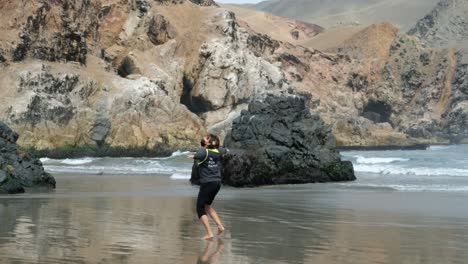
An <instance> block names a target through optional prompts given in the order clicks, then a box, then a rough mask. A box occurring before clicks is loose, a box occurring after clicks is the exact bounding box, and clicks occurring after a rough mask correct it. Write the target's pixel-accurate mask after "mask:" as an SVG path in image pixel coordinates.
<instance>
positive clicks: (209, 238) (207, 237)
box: [202, 234, 214, 240]
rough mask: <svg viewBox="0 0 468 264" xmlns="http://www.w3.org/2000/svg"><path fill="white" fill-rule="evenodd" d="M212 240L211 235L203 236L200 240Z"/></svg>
mask: <svg viewBox="0 0 468 264" xmlns="http://www.w3.org/2000/svg"><path fill="white" fill-rule="evenodd" d="M213 238H214V236H213V234H208V235H206V236H204V237H203V238H202V239H205V240H212V239H213Z"/></svg>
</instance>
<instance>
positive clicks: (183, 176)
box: [171, 172, 190, 180]
mask: <svg viewBox="0 0 468 264" xmlns="http://www.w3.org/2000/svg"><path fill="white" fill-rule="evenodd" d="M171 179H173V180H190V173H187V172H185V173H174V174H172V175H171Z"/></svg>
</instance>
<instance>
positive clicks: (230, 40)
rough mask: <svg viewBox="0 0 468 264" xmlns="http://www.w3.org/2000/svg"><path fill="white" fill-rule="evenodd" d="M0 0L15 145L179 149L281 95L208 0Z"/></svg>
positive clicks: (271, 69) (275, 80) (238, 32)
mask: <svg viewBox="0 0 468 264" xmlns="http://www.w3.org/2000/svg"><path fill="white" fill-rule="evenodd" d="M3 2H4V3H2V7H1V9H2V10H1V11H2V13H8V14H10V15H9V17H8V18H14V19H13V20H11V21H14V22H11V21H9V23H8V24H7V25H6V26H2V28H0V30H1V31H2V32H3V33H5V34H4V36H8V37H9V38H10V39H7V38H6V37H5V39H4V38H2V39H0V48H2V53H1V54H2V57H1V58H2V63H3V64H4V66H3V68H2V71H1V72H0V81H1V83H2V91H1V93H2V99H1V101H2V104H1V106H0V113H1V118H2V120H5V121H6V122H7V123H8V124H10V125H11V126H12V127H14V128H15V129H16V130H17V131H18V132H19V133H20V134H21V135H24V136H23V137H21V139H20V144H22V145H27V146H36V147H38V148H51V147H52V148H53V147H59V146H63V145H66V144H72V145H84V144H92V145H98V146H100V145H103V144H107V145H111V146H148V147H152V146H154V145H156V144H160V143H163V144H166V145H169V146H171V147H174V148H176V147H180V148H188V147H190V146H193V145H194V144H196V143H197V141H198V138H199V137H200V136H201V135H203V134H204V133H206V129H207V128H208V129H212V130H214V131H216V132H217V133H219V134H223V133H225V131H227V130H228V129H229V127H230V122H229V120H232V119H233V118H235V117H236V116H237V115H238V113H239V111H240V109H242V108H245V107H246V103H248V101H249V100H251V98H254V97H255V96H256V94H261V93H263V92H264V91H265V90H281V89H286V88H287V87H288V84H287V81H286V79H285V78H284V74H283V72H282V71H281V70H280V69H279V68H278V67H277V66H275V65H273V64H271V63H269V62H268V61H266V60H264V59H262V58H259V57H257V56H255V55H254V53H253V52H251V51H250V50H249V49H247V48H246V47H247V45H248V38H249V35H248V33H247V32H246V31H245V30H243V29H242V28H239V27H238V25H237V23H236V20H235V16H234V14H233V13H230V12H227V11H225V10H223V9H219V8H217V7H216V5H215V4H214V2H212V1H191V2H188V1H172V2H171V1H156V2H153V1H124V2H119V1H96V2H93V3H92V4H88V2H87V1H66V0H65V1H59V2H54V3H49V2H44V1H32V2H31V3H29V4H28V8H27V10H28V12H26V13H24V14H21V15H19V14H18V13H19V10H21V9H22V8H23V7H22V6H21V4H20V3H17V2H10V1H3ZM192 2H193V3H192ZM200 6H204V7H203V8H201V7H200ZM4 25H5V24H4ZM11 40H12V41H11ZM0 67H1V66H0ZM254 87H255V88H254ZM194 113H196V114H198V115H196V114H194ZM226 119H227V120H226Z"/></svg>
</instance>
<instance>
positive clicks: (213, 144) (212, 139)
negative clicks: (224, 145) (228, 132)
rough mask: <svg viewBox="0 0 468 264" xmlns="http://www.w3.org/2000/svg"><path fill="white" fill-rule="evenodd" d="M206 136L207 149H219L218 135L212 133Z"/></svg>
mask: <svg viewBox="0 0 468 264" xmlns="http://www.w3.org/2000/svg"><path fill="white" fill-rule="evenodd" d="M207 138H208V148H209V149H219V146H220V145H221V142H220V140H219V137H218V136H216V135H213V134H209V135H208V136H207Z"/></svg>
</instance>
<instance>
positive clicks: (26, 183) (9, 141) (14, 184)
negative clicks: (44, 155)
mask: <svg viewBox="0 0 468 264" xmlns="http://www.w3.org/2000/svg"><path fill="white" fill-rule="evenodd" d="M17 139H18V134H17V133H15V132H14V131H13V130H11V129H10V128H9V127H8V126H7V125H5V124H4V123H3V122H0V193H23V192H25V188H32V187H44V188H55V179H54V177H52V176H51V175H50V174H49V173H47V172H44V168H43V167H42V163H41V161H40V160H39V159H37V158H34V157H32V156H31V154H29V153H27V152H22V151H20V150H18V146H17V145H16V140H17Z"/></svg>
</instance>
